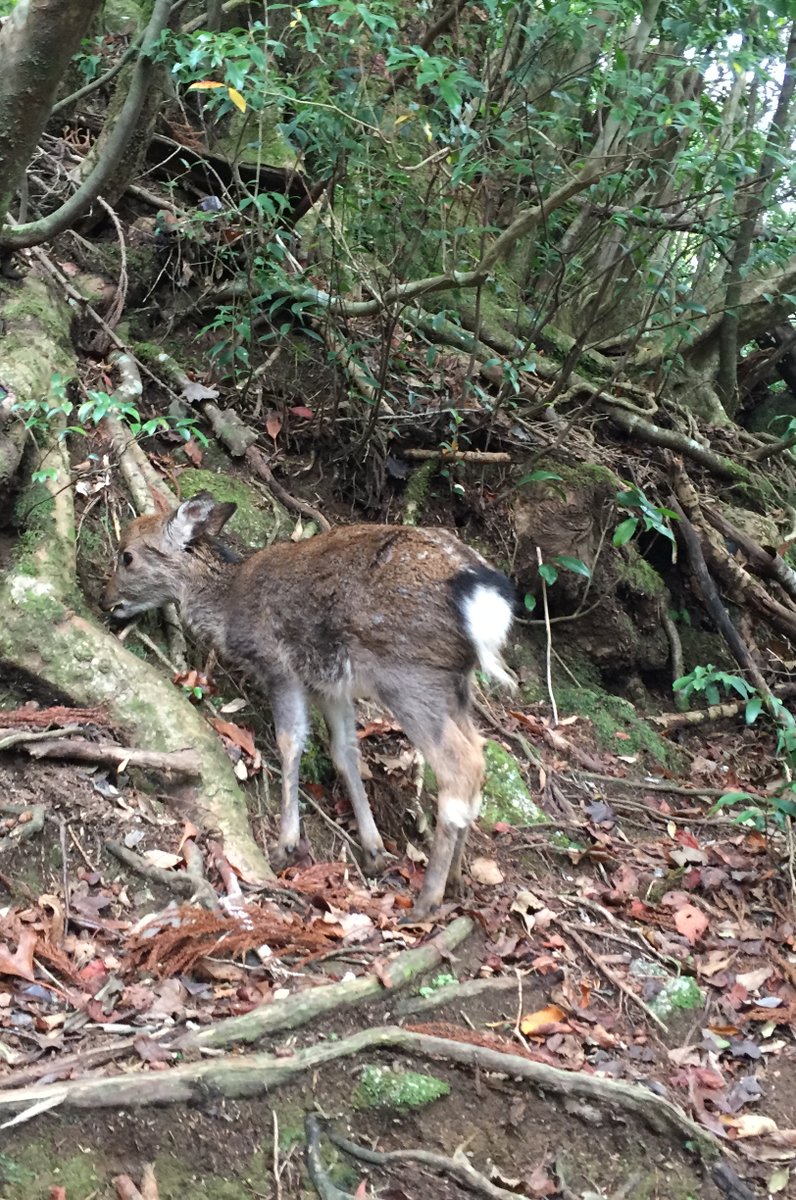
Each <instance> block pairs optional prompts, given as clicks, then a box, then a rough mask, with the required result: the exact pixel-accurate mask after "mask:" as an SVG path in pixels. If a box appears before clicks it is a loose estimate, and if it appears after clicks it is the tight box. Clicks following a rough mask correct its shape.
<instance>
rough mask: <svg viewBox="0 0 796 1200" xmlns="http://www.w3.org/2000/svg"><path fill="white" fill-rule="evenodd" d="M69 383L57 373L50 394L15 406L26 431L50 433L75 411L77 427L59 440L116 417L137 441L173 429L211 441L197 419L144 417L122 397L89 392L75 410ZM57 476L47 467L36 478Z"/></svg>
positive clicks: (186, 436)
mask: <svg viewBox="0 0 796 1200" xmlns="http://www.w3.org/2000/svg"><path fill="white" fill-rule="evenodd" d="M68 382H69V381H68V380H67V379H66V378H65V377H64V376H62V375H59V374H57V373H55V374H53V376H52V377H51V380H50V392H49V395H47V396H32V397H31V398H30V399H29V400H25V401H20V402H18V403H17V404H15V405H14V406H13V409H12V411H13V412H15V413H17V414H18V415H19V416H20V417H21V418H22V420H23V422H24V425H25V428H26V429H29V430H30V431H31V432H32V433H33V435H34V437H35V436H36V434H40V435H44V434H46V433H47V431H48V430H49V428H50V426H51V425H52V423H53V421H54V420H56V419H60V418H62V417H69V416H71V414H72V413H73V412H75V416H76V418H77V424H74V425H67V426H66V427H65V428H64V429H63V430H62V431H61V433H60V434H59V437H61V438H64V437H66V436H67V435H69V434H73V435H76V436H78V437H86V435H87V433H88V428H87V427H88V426H92V427H94V428H96V426H97V425H99V423H100V421H101V420H102V419H103V417H107V416H114V417H120V418H121V419H122V420H124V421H126V422H127V426H128V428H129V430H130V432H131V433H132V435H133V437H134V438H136V439H138V438H142V437H152V436H153V435H154V434H156V433H159V432H161V431H164V430H170V431H173V432H174V433H178V434H179V435H180V436H181V437H182V438H184V439H185V441H188V440H189V439H190V438H195V439H196V440H197V441H198V442H201V443H202V445H207V438H206V437H205V435H204V434H203V433H202V431H201V430H200V429H199V428H198V426H197V425H196V422H195V420H194V418H193V417H162V416H160V417H150V418H144V417H142V416H141V413H140V411H139V409H138V408H137V407H136V405H135V404H131V403H129V402H128V401H124V400H121V399H120V398H119V397H118V396H115V395H114V396H111V395H109V394H108V392H101V391H88V392H86V399H85V400H84V401H83V403H82V404H79V405H78V406H77V409H76V411H75V405H74V401H73V399H72V397H71V396H70V395H69V393H68V391H67V385H68ZM55 473H56V472H55V468H54V467H43V468H42V469H41V470H39V471H34V473H33V476H32V478H33V481H34V483H40V482H44V481H45V480H47V479H52V478H54V477H55Z"/></svg>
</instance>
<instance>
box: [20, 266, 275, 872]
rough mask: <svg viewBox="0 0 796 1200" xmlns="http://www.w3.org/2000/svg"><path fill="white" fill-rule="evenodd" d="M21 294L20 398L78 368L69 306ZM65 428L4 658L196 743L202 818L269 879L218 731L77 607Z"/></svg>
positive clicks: (53, 451) (33, 292) (179, 745)
mask: <svg viewBox="0 0 796 1200" xmlns="http://www.w3.org/2000/svg"><path fill="white" fill-rule="evenodd" d="M26 289H29V292H30V294H28V291H26ZM20 298H21V299H22V300H23V301H27V302H28V303H30V304H31V306H32V307H33V309H34V310H36V311H39V310H41V311H42V312H43V313H44V314H45V317H43V319H42V321H41V322H34V321H31V320H29V319H28V320H27V321H26V322H25V323H22V324H20V325H19V326H18V327H17V328H16V330H15V332H16V337H15V340H14V347H15V350H14V355H13V356H10V355H8V356H7V358H6V361H5V362H4V371H5V372H6V375H7V377H8V378H9V380H11V381H13V383H14V387H15V391H16V394H17V398H18V399H19V400H20V402H24V401H26V400H29V399H31V398H33V397H35V396H39V395H46V394H48V391H49V388H50V375H51V372H52V371H53V370H55V369H58V370H60V371H61V373H62V374H63V375H64V376H66V377H68V376H70V375H71V374H73V373H74V369H75V368H74V360H73V358H71V357H70V355H71V343H70V341H69V321H70V312H69V310H68V308H67V306H66V304H65V303H63V302H59V301H58V300H57V299H55V298H54V297H52V296H51V295H49V293H48V290H47V288H46V287H45V285H44V284H43V283H42V282H41V281H40V280H37V279H35V278H28V279H26V280H25V282H24V285H23V288H22V289H20V290H19V291H18V292H17V293H15V296H14V301H16V302H19V299H20ZM12 303H13V302H12ZM12 312H13V308H12ZM0 316H2V313H1V312H0ZM12 323H13V317H11V318H10V320H9V324H12ZM59 432H60V428H59V425H58V423H57V422H53V423H51V425H50V426H49V428H48V430H47V432H46V435H44V436H43V437H42V440H41V445H40V451H39V457H38V461H37V462H36V463H35V464H34V465H35V467H37V468H42V467H44V468H47V470H48V471H49V472H50V473H51V475H50V477H49V478H48V479H47V480H46V481H45V482H44V483H41V484H38V485H36V487H35V488H34V489H31V490H30V491H28V492H27V493H24V494H23V496H22V498H21V501H20V504H19V509H20V511H21V513H22V514H23V518H24V517H26V518H27V524H28V533H29V541H28V544H27V546H26V550H25V554H24V555H23V556H21V557H20V558H19V560H18V561H17V562H16V563H15V564H14V566H13V567H12V568H11V570H10V571H9V572H8V573H7V574H6V575H5V576H4V577H3V578H2V580H0V610H2V612H3V621H2V622H0V659H2V660H5V661H6V662H8V663H10V664H12V665H13V666H15V667H17V668H20V669H22V670H23V671H27V672H29V673H31V674H33V675H35V676H37V677H38V678H40V679H41V680H43V681H44V682H46V683H48V684H49V685H50V686H51V687H52V688H53V689H54V690H55V691H56V692H57V693H60V694H62V695H64V694H65V695H66V696H68V697H70V698H72V699H73V700H75V701H76V702H77V703H78V704H80V705H83V706H96V705H102V706H105V708H106V710H107V713H108V716H109V719H110V720H111V722H112V723H113V724H114V725H116V726H118V727H119V728H126V729H127V730H129V731H130V734H131V739H132V740H133V741H134V743H138V744H139V745H143V746H146V747H147V748H150V749H152V750H154V751H158V752H159V751H165V752H167V753H170V752H172V751H177V750H184V749H185V748H186V747H191V748H192V749H193V751H194V752H195V753H196V754H197V755H198V756H199V758H200V760H201V764H202V770H201V782H200V787H199V794H198V797H197V799H196V802H195V806H194V807H195V811H196V817H197V819H198V820H199V821H200V822H202V823H203V824H205V825H210V826H211V827H214V828H216V829H218V830H219V831H220V832H221V833H222V834H223V835H224V838H225V843H226V853H227V856H228V858H229V859H230V861H231V862H232V863H233V865H234V866H235V868H236V869H237V870H238V871H239V872H240V873H241V875H242V876H243V877H244V878H245V879H247V880H249V881H250V882H252V883H260V882H265V881H268V880H270V879H273V872H272V871H271V868H270V866H269V864H268V862H267V860H266V858H265V855H264V854H263V852H262V851H261V850H260V848H259V847H258V846H257V845H256V844H255V842H254V840H253V838H252V836H251V833H250V831H249V827H248V819H247V814H246V807H245V803H244V798H243V795H242V793H241V791H240V789H239V786H238V783H237V780H236V779H235V775H234V772H233V770H232V766H231V764H230V762H229V760H228V758H227V756H226V754H225V753H224V750H223V747H222V746H221V744H220V742H219V740H218V738H217V737H216V735H215V734H214V732H213V731H212V730H211V729H210V728H209V726H208V725H207V724H206V723H205V722H204V721H203V720H202V718H201V717H200V716H199V714H198V713H197V712H196V711H195V710H194V709H193V707H192V706H191V704H190V703H189V702H188V701H187V700H186V699H185V698H184V697H183V696H181V695H180V694H178V693H177V692H176V691H175V689H174V688H172V687H171V686H170V684H169V683H168V681H166V680H164V679H163V677H162V675H161V674H159V673H158V672H157V671H156V670H154V668H152V667H150V666H149V665H148V664H147V663H144V662H142V661H141V659H139V658H137V657H136V656H135V655H133V654H130V653H129V652H128V651H127V650H125V648H124V647H123V646H122V645H121V644H120V643H119V642H118V641H117V640H116V639H115V638H113V637H111V635H110V634H109V633H108V632H107V631H106V630H105V629H103V628H101V627H100V626H99V625H97V624H95V623H94V622H93V621H91V620H90V619H89V618H88V617H87V616H84V615H82V613H81V607H82V601H81V598H80V596H79V595H78V593H77V592H76V590H75V520H74V509H73V503H72V490H71V478H70V472H69V464H68V462H67V460H66V455H65V447H64V443H63V441H61V440H59ZM50 737H52V735H50Z"/></svg>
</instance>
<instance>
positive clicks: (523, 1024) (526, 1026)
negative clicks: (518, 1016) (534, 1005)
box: [520, 1004, 566, 1037]
mask: <svg viewBox="0 0 796 1200" xmlns="http://www.w3.org/2000/svg"><path fill="white" fill-rule="evenodd" d="M565 1015H566V1014H565V1013H564V1010H563V1009H561V1008H559V1007H558V1005H557V1004H548V1006H547V1008H538V1009H537V1010H536V1012H532V1013H527V1014H526V1015H525V1016H524V1017H523V1018H522V1020H521V1021H520V1033H523V1034H525V1036H526V1037H527V1036H528V1035H530V1034H533V1033H538V1032H539V1030H540V1029H544V1027H545V1026H546V1025H557V1024H558V1022H559V1021H562V1020H563V1019H564V1017H565Z"/></svg>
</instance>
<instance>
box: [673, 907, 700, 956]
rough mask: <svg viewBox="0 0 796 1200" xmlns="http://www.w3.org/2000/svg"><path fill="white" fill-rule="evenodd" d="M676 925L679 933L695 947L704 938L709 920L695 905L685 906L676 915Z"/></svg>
mask: <svg viewBox="0 0 796 1200" xmlns="http://www.w3.org/2000/svg"><path fill="white" fill-rule="evenodd" d="M674 924H675V927H676V929H677V932H678V933H681V934H682V935H683V937H685V938H688V941H689V942H690V943H691V945H692V946H693V945H694V943H695V942H698V941H699V939H700V938H701V937H702V934H703V933H704V932H705V930H706V929H707V927H708V919H707V917H706V916H705V914H704V913H703V912H702V911H701V909H699V908H696V907H695V906H694V905H693V904H684V905H683V907H682V908H678V909H677V911H676V913H675V914H674Z"/></svg>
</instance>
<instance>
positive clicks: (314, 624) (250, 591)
mask: <svg viewBox="0 0 796 1200" xmlns="http://www.w3.org/2000/svg"><path fill="white" fill-rule="evenodd" d="M483 565H484V562H483V559H482V558H481V557H480V555H478V554H477V553H476V552H475V551H474V550H472V549H470V547H468V546H465V545H464V543H462V542H460V541H459V540H458V538H456V537H455V536H454V535H453V534H450V533H447V532H446V531H444V530H430V529H415V528H412V527H403V526H393V525H354V526H348V527H345V528H342V529H336V530H333V531H332V532H331V533H326V534H321V535H320V536H318V537H315V538H312V539H310V540H309V541H306V542H299V543H278V544H276V545H274V546H270V547H268V549H266V550H261V551H258V552H257V553H256V554H254V555H252V556H251V558H249V559H247V560H246V561H245V562H244V563H242V564H241V565H240V566H239V567H237V568H236V570H235V578H234V582H233V585H232V588H231V591H230V594H229V596H228V611H227V631H228V632H227V639H226V640H227V648H228V650H229V652H230V653H231V654H233V655H234V657H235V658H237V659H247V658H249V659H258V660H263V664H264V665H265V660H267V661H268V662H269V663H272V664H273V665H274V667H275V668H276V669H277V670H279V668H280V667H282V668H284V669H285V670H286V671H288V672H289V673H295V674H298V675H299V676H300V677H301V678H302V679H303V680H304V682H305V683H306V684H307V685H308V686H310V687H313V686H316V685H317V686H318V687H319V688H321V689H325V688H326V687H327V686H330V685H334V684H336V682H337V681H339V680H342V679H344V678H346V677H352V676H353V677H365V676H372V675H373V673H374V672H376V673H378V672H380V671H383V670H384V669H385V668H387V667H389V666H390V665H391V664H392V665H393V666H394V665H396V664H398V665H400V664H405V665H406V666H411V664H413V663H415V664H425V665H428V666H441V667H444V668H445V669H449V670H455V671H466V670H469V669H470V668H471V667H472V666H473V665H474V661H475V659H474V654H473V649H472V646H471V644H470V641H469V640H468V638H467V636H466V634H465V632H464V630H463V627H462V623H461V619H460V616H459V613H458V610H457V608H456V604H455V584H454V580H455V579H456V578H457V577H459V576H461V574H462V572H464V571H467V570H470V571H472V570H477V569H478V568H480V567H483Z"/></svg>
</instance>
